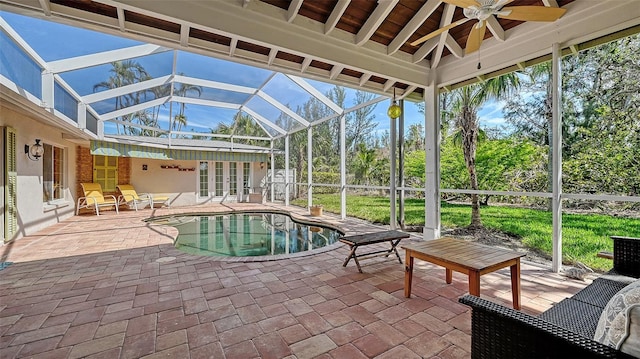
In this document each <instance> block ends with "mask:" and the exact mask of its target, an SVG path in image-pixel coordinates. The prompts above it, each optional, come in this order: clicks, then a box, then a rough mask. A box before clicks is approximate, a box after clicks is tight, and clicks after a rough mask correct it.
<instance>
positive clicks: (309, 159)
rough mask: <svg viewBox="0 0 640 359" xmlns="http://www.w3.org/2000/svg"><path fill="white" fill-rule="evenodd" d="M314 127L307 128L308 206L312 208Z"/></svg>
mask: <svg viewBox="0 0 640 359" xmlns="http://www.w3.org/2000/svg"><path fill="white" fill-rule="evenodd" d="M312 144H313V128H312V127H311V126H309V128H308V129H307V186H308V188H307V206H309V208H311V206H313V186H312V185H311V183H312V181H313V175H312V173H311V170H312V168H313V166H312V164H313V150H312V148H311V147H312Z"/></svg>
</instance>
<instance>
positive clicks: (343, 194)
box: [340, 115, 347, 219]
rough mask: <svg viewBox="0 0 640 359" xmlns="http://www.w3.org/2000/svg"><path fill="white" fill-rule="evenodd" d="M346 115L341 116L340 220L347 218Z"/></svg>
mask: <svg viewBox="0 0 640 359" xmlns="http://www.w3.org/2000/svg"><path fill="white" fill-rule="evenodd" d="M345 121H346V118H345V116H344V115H342V116H340V218H342V219H345V218H347V136H346V134H345V132H346V128H347V125H346V123H345Z"/></svg>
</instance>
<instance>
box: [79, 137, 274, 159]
mask: <svg viewBox="0 0 640 359" xmlns="http://www.w3.org/2000/svg"><path fill="white" fill-rule="evenodd" d="M91 154H92V155H98V156H112V157H135V158H148V159H155V160H193V161H226V162H266V161H267V158H268V155H267V154H266V153H246V152H224V151H198V150H178V149H164V148H156V147H149V146H140V145H132V144H128V143H117V142H106V141H91Z"/></svg>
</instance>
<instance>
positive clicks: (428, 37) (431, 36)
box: [410, 18, 471, 46]
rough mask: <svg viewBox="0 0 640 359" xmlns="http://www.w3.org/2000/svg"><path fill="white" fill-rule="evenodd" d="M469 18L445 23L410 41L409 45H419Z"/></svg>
mask: <svg viewBox="0 0 640 359" xmlns="http://www.w3.org/2000/svg"><path fill="white" fill-rule="evenodd" d="M469 20H471V19H468V18H464V19H461V20H458V21H456V22H454V23H451V24H449V25H447V26H444V27H441V28H439V29H438V30H436V31H434V32H431V33H428V34H427V35H425V36H423V37H421V38H419V39H418V40H416V41H414V42H412V43H411V44H410V45H411V46H417V45H420V44H421V43H423V42H425V41H427V40H429V39H431V38H434V37H436V36H438V35H440V34H442V33H443V32H445V31H447V30H450V29H453V28H454V27H456V26H458V25H462V24H464V23H465V22H467V21H469Z"/></svg>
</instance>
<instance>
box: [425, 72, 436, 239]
mask: <svg viewBox="0 0 640 359" xmlns="http://www.w3.org/2000/svg"><path fill="white" fill-rule="evenodd" d="M424 113H425V116H424V133H425V153H426V158H425V167H426V168H425V175H426V176H425V177H426V181H425V193H424V239H436V238H440V117H439V115H438V113H439V109H438V89H437V87H436V85H435V82H434V81H432V82H431V86H428V87H427V88H425V90H424Z"/></svg>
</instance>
